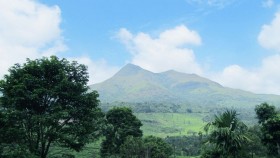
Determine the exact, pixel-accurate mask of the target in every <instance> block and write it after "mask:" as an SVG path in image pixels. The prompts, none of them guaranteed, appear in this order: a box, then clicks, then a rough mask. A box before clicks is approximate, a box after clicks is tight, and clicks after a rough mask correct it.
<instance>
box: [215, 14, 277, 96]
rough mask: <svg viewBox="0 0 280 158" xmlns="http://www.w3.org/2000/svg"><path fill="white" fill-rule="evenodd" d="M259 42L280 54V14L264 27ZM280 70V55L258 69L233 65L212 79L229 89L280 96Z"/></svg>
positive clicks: (264, 60)
mask: <svg viewBox="0 0 280 158" xmlns="http://www.w3.org/2000/svg"><path fill="white" fill-rule="evenodd" d="M258 40H259V43H260V45H261V46H262V47H264V48H266V49H273V50H275V51H276V52H278V53H280V12H278V13H276V15H275V18H274V19H273V20H272V22H271V23H270V24H269V25H263V27H262V29H261V31H260V34H259V36H258ZM279 68H280V54H275V55H271V56H268V57H266V58H264V59H263V60H262V63H261V65H260V66H259V67H258V68H255V69H251V70H249V69H246V68H242V67H241V66H238V65H231V66H228V67H226V68H224V70H223V71H222V72H220V73H217V74H215V75H212V76H211V78H212V79H213V80H215V81H217V82H219V83H221V84H222V85H224V86H227V87H232V88H238V89H244V90H248V91H252V92H256V93H267V94H279V95H280V84H279V81H280V73H279Z"/></svg>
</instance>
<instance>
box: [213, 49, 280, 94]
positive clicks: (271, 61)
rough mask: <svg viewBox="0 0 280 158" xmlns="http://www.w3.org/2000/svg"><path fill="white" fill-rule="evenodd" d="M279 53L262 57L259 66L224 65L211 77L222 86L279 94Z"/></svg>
mask: <svg viewBox="0 0 280 158" xmlns="http://www.w3.org/2000/svg"><path fill="white" fill-rule="evenodd" d="M279 67H280V55H278V54H277V55H273V56H269V57H267V58H265V59H263V61H262V64H261V66H260V67H259V68H256V69H254V70H247V69H245V68H242V67H240V66H238V65H231V66H228V67H226V68H225V69H224V70H223V72H221V73H218V74H215V75H213V76H211V78H212V79H213V80H215V81H217V82H219V83H221V84H222V85H224V86H227V87H232V88H238V89H243V90H248V91H251V92H256V93H267V94H280V84H279V80H280V73H279Z"/></svg>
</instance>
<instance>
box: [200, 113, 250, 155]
mask: <svg viewBox="0 0 280 158" xmlns="http://www.w3.org/2000/svg"><path fill="white" fill-rule="evenodd" d="M205 130H206V132H209V136H208V142H209V143H210V144H212V145H213V151H211V152H212V153H213V154H214V155H216V157H237V156H238V153H239V151H240V150H241V149H242V145H243V144H244V143H245V142H247V141H248V140H249V139H248V138H247V136H246V131H247V127H246V125H245V124H244V123H243V122H241V121H239V119H238V118H237V113H236V111H235V110H226V111H225V112H224V113H222V114H220V115H215V118H214V120H213V121H212V122H210V123H208V124H207V125H206V126H205Z"/></svg>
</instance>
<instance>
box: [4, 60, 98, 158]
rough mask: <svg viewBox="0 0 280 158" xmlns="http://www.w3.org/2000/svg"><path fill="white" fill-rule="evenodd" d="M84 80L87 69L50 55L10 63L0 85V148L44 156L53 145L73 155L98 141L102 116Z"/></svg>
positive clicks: (85, 79)
mask: <svg viewBox="0 0 280 158" xmlns="http://www.w3.org/2000/svg"><path fill="white" fill-rule="evenodd" d="M87 82H88V73H87V67H86V66H85V65H81V64H78V63H77V62H75V61H73V62H69V61H67V60H66V59H59V58H58V57H55V56H52V57H50V58H42V59H36V60H30V59H27V61H26V63H24V64H22V65H21V64H15V65H14V66H13V67H11V68H10V69H9V74H7V75H5V76H4V79H3V80H1V81H0V91H1V92H2V97H1V102H2V103H1V104H2V105H1V107H0V117H1V124H2V127H0V128H5V130H2V129H0V137H1V138H0V139H1V145H2V146H3V145H4V146H5V147H7V146H9V145H10V146H9V147H17V146H19V147H20V149H22V150H26V151H28V152H29V153H31V154H33V155H34V156H36V157H41V158H45V157H47V154H48V152H49V149H50V147H51V146H52V145H53V144H55V145H59V146H62V147H68V148H71V149H74V150H76V151H79V150H81V149H82V147H83V146H84V145H85V144H86V143H88V142H89V141H91V140H95V139H96V138H98V136H99V135H100V134H101V132H100V129H101V126H102V118H103V113H102V112H101V110H100V108H99V101H98V99H97V98H98V93H97V92H96V91H92V92H89V91H88V90H89V88H88V86H87ZM11 144H13V146H11ZM22 150H21V151H22Z"/></svg>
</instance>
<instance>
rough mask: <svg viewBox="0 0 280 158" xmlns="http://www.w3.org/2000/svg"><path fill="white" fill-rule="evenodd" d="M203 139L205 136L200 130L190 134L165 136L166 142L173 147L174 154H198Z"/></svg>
mask: <svg viewBox="0 0 280 158" xmlns="http://www.w3.org/2000/svg"><path fill="white" fill-rule="evenodd" d="M203 141H205V136H204V135H202V133H201V132H199V134H198V135H197V134H193V135H190V136H172V137H167V138H166V142H168V143H169V144H171V145H172V146H173V148H174V149H175V151H174V152H175V154H176V155H181V156H199V155H200V152H201V148H202V145H203Z"/></svg>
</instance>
